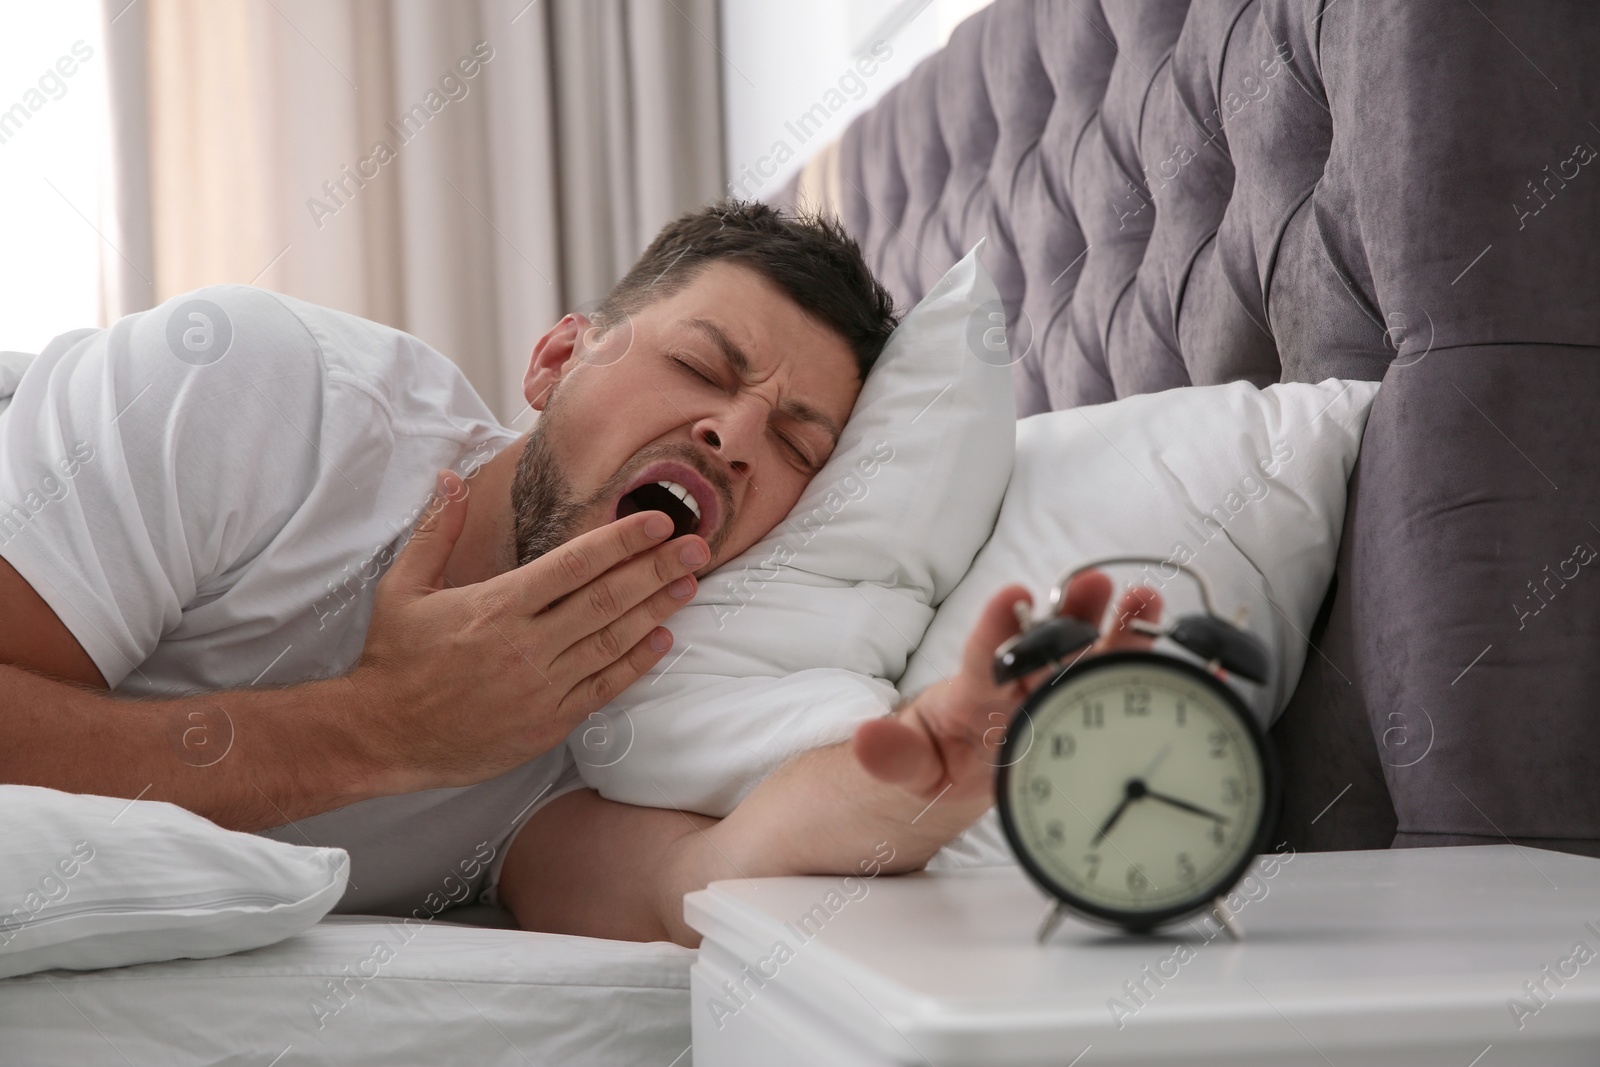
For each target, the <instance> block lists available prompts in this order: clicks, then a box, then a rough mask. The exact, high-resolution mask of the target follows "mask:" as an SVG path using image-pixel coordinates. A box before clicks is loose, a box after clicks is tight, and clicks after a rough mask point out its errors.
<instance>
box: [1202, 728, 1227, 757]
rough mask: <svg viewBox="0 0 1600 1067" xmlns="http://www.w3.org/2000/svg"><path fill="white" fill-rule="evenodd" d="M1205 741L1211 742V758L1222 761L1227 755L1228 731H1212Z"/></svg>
mask: <svg viewBox="0 0 1600 1067" xmlns="http://www.w3.org/2000/svg"><path fill="white" fill-rule="evenodd" d="M1206 740H1207V741H1209V742H1211V758H1212V759H1222V758H1223V757H1224V756H1226V755H1227V754H1228V740H1229V738H1228V731H1226V730H1212V731H1211V732H1210V733H1209V734H1207V735H1206Z"/></svg>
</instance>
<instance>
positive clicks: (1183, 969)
mask: <svg viewBox="0 0 1600 1067" xmlns="http://www.w3.org/2000/svg"><path fill="white" fill-rule="evenodd" d="M1267 869H1271V868H1267ZM1256 872H1257V873H1256V875H1255V877H1256V878H1257V879H1259V881H1257V882H1254V883H1250V882H1247V883H1245V884H1244V885H1243V886H1242V888H1241V895H1243V890H1246V889H1248V890H1250V891H1251V892H1252V893H1253V895H1254V896H1255V897H1256V899H1254V900H1250V901H1249V902H1247V903H1245V905H1244V907H1243V910H1242V912H1241V913H1240V920H1241V922H1242V923H1243V925H1244V927H1245V929H1246V931H1247V938H1246V940H1245V941H1244V942H1242V943H1234V942H1232V941H1230V940H1229V939H1228V937H1227V935H1226V934H1223V935H1220V936H1217V937H1215V938H1214V939H1210V940H1208V939H1207V937H1206V934H1207V932H1209V931H1210V930H1211V929H1212V927H1206V926H1200V925H1196V926H1193V927H1191V926H1183V927H1178V928H1174V929H1171V930H1168V931H1164V932H1162V933H1160V934H1158V935H1156V936H1153V937H1150V938H1148V939H1133V938H1127V937H1122V936H1118V935H1115V934H1112V933H1110V932H1108V931H1105V930H1102V929H1099V928H1097V927H1091V926H1088V925H1085V924H1081V923H1078V922H1077V921H1075V920H1071V919H1069V920H1068V921H1067V922H1065V923H1064V924H1063V925H1062V928H1061V929H1060V930H1059V931H1058V932H1057V933H1056V935H1055V937H1054V938H1052V939H1051V941H1050V942H1049V943H1048V944H1047V945H1045V946H1043V947H1040V946H1038V945H1035V944H1034V941H1033V934H1034V930H1035V928H1036V927H1037V926H1038V923H1039V920H1040V917H1041V916H1042V915H1043V913H1044V910H1045V901H1044V898H1043V897H1042V896H1041V894H1040V893H1039V892H1038V891H1037V890H1035V889H1034V888H1033V887H1032V885H1031V884H1029V883H1028V882H1027V881H1025V880H1024V878H1023V876H1022V874H1021V872H1020V871H1018V870H1017V869H1016V868H991V869H981V870H968V871H951V872H943V873H939V874H917V875H909V876H905V877H879V878H876V879H850V878H770V879H759V880H755V881H729V882H717V883H715V884H713V885H712V886H711V887H710V888H708V889H705V890H703V891H701V892H698V893H691V894H689V895H688V896H687V897H686V898H685V900H684V908H685V913H686V915H687V917H688V921H689V923H690V924H691V925H692V926H693V927H694V928H695V929H696V930H698V931H700V933H701V934H702V935H704V942H703V943H702V945H701V948H700V957H699V960H698V962H697V963H695V965H694V967H693V970H692V972H691V986H690V997H691V1002H690V1003H691V1010H692V1013H693V1025H694V1062H695V1065H696V1067H813V1065H818V1064H822V1065H827V1067H858V1065H859V1067H867V1065H873V1067H876V1065H884V1064H908V1065H909V1064H929V1065H933V1067H947V1065H956V1064H960V1065H973V1067H977V1065H983V1067H997V1065H1000V1064H1039V1065H1043V1064H1051V1065H1053V1067H1067V1065H1069V1064H1078V1065H1080V1067H1095V1065H1098V1064H1111V1063H1116V1064H1135V1063H1137V1064H1148V1065H1155V1064H1183V1065H1185V1067H1213V1065H1214V1067H1222V1065H1224V1064H1226V1065H1229V1067H1240V1065H1250V1067H1268V1065H1272V1067H1289V1065H1300V1064H1305V1065H1310V1067H1328V1065H1330V1064H1332V1065H1336V1067H1349V1065H1354V1064H1362V1065H1368V1064H1395V1065H1400V1064H1403V1065H1406V1067H1432V1065H1440V1067H1511V1065H1516V1067H1528V1065H1550V1064H1562V1065H1573V1067H1578V1065H1582V1067H1596V1065H1600V860H1595V859H1586V858H1583V857H1577V856H1569V855H1564V854H1561V853H1555V852H1545V851H1540V850H1537V849H1526V848H1522V849H1519V848H1516V847H1513V846H1510V845H1498V846H1487V847H1476V848H1435V849H1408V850H1396V851H1390V852H1345V853H1322V854H1314V855H1299V856H1294V857H1293V858H1292V859H1291V860H1290V861H1289V862H1288V863H1284V864H1281V865H1280V866H1278V867H1277V868H1276V869H1275V873H1273V874H1272V875H1271V876H1270V877H1267V876H1265V871H1264V869H1263V867H1262V866H1261V865H1260V864H1258V866H1257V868H1256ZM830 893H832V894H833V895H832V896H830V895H829V894H830ZM727 983H731V985H729V984H727ZM1525 983H1530V984H1526V985H1525ZM1518 1004H1520V1005H1521V1007H1520V1008H1518V1007H1517V1005H1518Z"/></svg>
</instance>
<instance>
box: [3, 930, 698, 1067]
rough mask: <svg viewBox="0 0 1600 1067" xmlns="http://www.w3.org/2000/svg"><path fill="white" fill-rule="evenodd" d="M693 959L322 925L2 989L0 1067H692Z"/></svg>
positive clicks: (549, 938)
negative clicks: (206, 952)
mask: <svg viewBox="0 0 1600 1067" xmlns="http://www.w3.org/2000/svg"><path fill="white" fill-rule="evenodd" d="M408 933H409V934H410V937H409V940H408V939H407V934H408ZM379 945H384V946H387V954H388V955H389V957H390V958H388V959H387V960H384V959H383V957H384V955H385V951H383V950H379V949H378V948H377V946H379ZM694 959H695V953H694V952H693V951H692V950H690V949H686V948H683V947H682V946H679V945H674V944H670V943H666V942H656V943H651V944H638V943H633V942H624V941H603V940H598V939H595V938H586V937H570V936H564V935H558V934H533V933H524V932H521V931H514V930H495V929H483V928H479V927H473V926H458V925H454V924H447V923H442V922H438V921H435V922H433V923H429V924H425V925H419V926H418V927H416V928H413V929H412V930H410V931H406V930H403V929H402V928H401V927H400V926H399V922H398V920H392V919H378V918H372V917H368V916H330V917H329V918H327V919H324V920H323V921H322V922H320V923H318V924H317V925H316V926H314V927H312V928H311V929H310V930H308V931H306V932H305V933H303V934H300V935H298V936H296V937H291V938H289V939H287V940H285V941H281V942H279V943H277V944H275V945H270V946H268V947H266V948H260V949H254V950H252V951H249V952H241V953H236V954H234V955H231V956H225V957H221V958H218V959H210V960H171V961H168V962H165V963H152V964H143V965H140V966H135V967H119V968H113V969H109V970H103V971H87V972H74V971H60V970H56V971H43V972H40V973H37V974H32V975H26V976H23V977H19V978H11V979H6V980H4V981H0V1062H4V1063H7V1064H11V1063H16V1064H29V1065H30V1067H31V1065H36V1064H38V1065H54V1064H60V1065H63V1067H65V1065H72V1067H97V1065H100V1064H107V1065H116V1067H126V1065H128V1064H133V1065H135V1067H145V1065H146V1064H151V1065H156V1064H159V1065H162V1067H189V1065H198V1064H218V1065H220V1064H227V1065H240V1067H242V1065H245V1064H250V1065H253V1067H268V1065H271V1067H302V1065H307V1064H340V1065H349V1067H366V1065H369V1064H370V1065H373V1067H378V1065H382V1067H396V1065H404V1064H418V1065H421V1064H428V1065H432V1064H455V1063H461V1064H474V1065H490V1064H496V1065H497V1064H507V1065H516V1067H527V1065H528V1064H537V1065H539V1067H543V1065H545V1064H561V1065H563V1067H613V1065H615V1067H623V1065H626V1067H641V1065H643V1067H689V1064H690V1061H691V1054H690V1053H689V1051H688V1048H689V1043H690V1038H689V966H690V964H691V963H693V962H694ZM374 972H375V973H376V977H373V978H371V979H370V980H368V981H366V982H365V983H364V984H362V983H361V975H362V974H363V973H366V974H373V973H374ZM350 976H354V977H353V978H352V977H350ZM339 981H343V982H344V983H345V988H346V989H347V990H349V992H348V993H347V994H346V995H345V996H344V997H343V1003H342V1006H340V1005H341V1001H340V1000H336V999H333V998H332V997H331V996H330V995H329V983H333V982H339ZM318 1004H321V1005H323V1009H322V1010H321V1011H320V1012H319V1011H318V1010H317V1008H316V1007H315V1005H318ZM335 1008H337V1010H334V1009H335Z"/></svg>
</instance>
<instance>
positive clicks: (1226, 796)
mask: <svg viewBox="0 0 1600 1067" xmlns="http://www.w3.org/2000/svg"><path fill="white" fill-rule="evenodd" d="M1242 800H1244V790H1243V789H1241V788H1240V787H1239V779H1237V778H1224V779H1223V780H1222V802H1223V803H1224V804H1237V803H1239V802H1240V801H1242Z"/></svg>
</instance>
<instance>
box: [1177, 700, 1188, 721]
mask: <svg viewBox="0 0 1600 1067" xmlns="http://www.w3.org/2000/svg"><path fill="white" fill-rule="evenodd" d="M1178 725H1179V726H1188V725H1189V709H1188V707H1187V706H1186V705H1185V704H1184V702H1183V701H1181V700H1180V701H1178Z"/></svg>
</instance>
